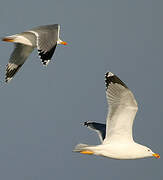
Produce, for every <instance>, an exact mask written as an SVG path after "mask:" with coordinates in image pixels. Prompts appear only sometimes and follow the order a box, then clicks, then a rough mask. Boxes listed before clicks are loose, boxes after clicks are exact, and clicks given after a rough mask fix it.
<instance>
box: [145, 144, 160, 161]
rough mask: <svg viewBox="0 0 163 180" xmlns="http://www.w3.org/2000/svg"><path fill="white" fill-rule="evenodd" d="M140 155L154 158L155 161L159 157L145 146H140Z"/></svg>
mask: <svg viewBox="0 0 163 180" xmlns="http://www.w3.org/2000/svg"><path fill="white" fill-rule="evenodd" d="M142 155H144V157H155V158H156V159H159V158H160V155H159V154H158V153H154V152H153V151H152V150H151V149H150V148H148V147H146V146H142Z"/></svg>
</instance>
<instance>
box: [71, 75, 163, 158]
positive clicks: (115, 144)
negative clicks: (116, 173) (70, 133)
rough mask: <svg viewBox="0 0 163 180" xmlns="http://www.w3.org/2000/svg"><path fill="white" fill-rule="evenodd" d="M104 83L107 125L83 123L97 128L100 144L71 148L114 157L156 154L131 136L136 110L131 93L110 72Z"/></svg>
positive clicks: (154, 155) (80, 145) (136, 156)
mask: <svg viewBox="0 0 163 180" xmlns="http://www.w3.org/2000/svg"><path fill="white" fill-rule="evenodd" d="M105 83H106V97H107V100H108V104H109V113H108V115H107V120H106V125H105V124H100V123H95V122H89V121H88V122H85V123H84V125H86V126H88V127H89V128H91V129H94V130H95V131H97V132H98V134H99V137H100V140H101V144H100V145H94V146H93V145H87V144H78V145H77V146H76V147H75V149H74V151H75V152H80V153H82V154H90V155H91V154H95V155H100V156H105V157H109V158H113V159H139V158H146V157H156V158H159V157H160V156H159V154H157V153H154V152H153V151H152V150H151V149H150V148H148V147H146V146H143V145H141V144H138V143H136V142H135V141H134V140H133V137H132V126H133V121H134V118H135V115H136V112H137V110H138V106H137V102H136V100H135V98H134V95H133V93H132V92H131V91H130V90H129V89H128V87H127V86H126V85H125V83H124V82H122V81H121V80H120V79H119V78H118V77H117V76H116V75H114V74H113V73H111V72H108V73H106V75H105Z"/></svg>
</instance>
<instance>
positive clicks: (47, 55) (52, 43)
mask: <svg viewBox="0 0 163 180" xmlns="http://www.w3.org/2000/svg"><path fill="white" fill-rule="evenodd" d="M59 32H60V25H58V24H52V25H44V26H39V27H36V28H33V29H31V30H29V31H26V32H22V33H19V34H15V35H12V36H6V37H4V38H2V40H3V41H7V42H14V43H15V49H14V51H13V52H12V54H11V56H10V59H9V63H8V64H7V68H6V78H5V79H6V82H9V81H10V80H11V79H12V78H13V77H14V75H15V74H16V72H17V71H18V70H19V69H20V67H21V66H22V65H23V64H24V62H25V61H26V59H27V58H28V56H29V55H30V54H31V52H32V51H33V50H34V48H37V49H38V54H39V57H40V59H41V61H42V64H43V65H45V66H47V65H48V63H49V61H50V60H51V58H52V56H53V54H54V51H55V49H56V46H57V44H63V45H66V44H67V43H66V42H64V41H62V40H61V39H60V38H59Z"/></svg>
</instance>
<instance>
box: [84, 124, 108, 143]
mask: <svg viewBox="0 0 163 180" xmlns="http://www.w3.org/2000/svg"><path fill="white" fill-rule="evenodd" d="M84 126H86V127H88V128H89V129H92V130H94V131H96V132H97V133H98V135H99V138H100V141H101V142H103V140H104V139H105V134H106V124H101V123H96V122H91V121H86V122H84Z"/></svg>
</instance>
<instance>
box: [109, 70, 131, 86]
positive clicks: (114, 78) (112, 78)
mask: <svg viewBox="0 0 163 180" xmlns="http://www.w3.org/2000/svg"><path fill="white" fill-rule="evenodd" d="M111 83H113V84H115V83H117V84H121V85H122V86H124V87H125V88H128V87H127V86H126V84H125V83H124V82H122V81H121V80H120V79H119V78H118V77H117V76H116V75H114V74H113V73H111V72H107V73H106V74H105V84H106V89H108V87H109V85H110V84H111Z"/></svg>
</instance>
